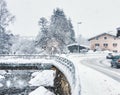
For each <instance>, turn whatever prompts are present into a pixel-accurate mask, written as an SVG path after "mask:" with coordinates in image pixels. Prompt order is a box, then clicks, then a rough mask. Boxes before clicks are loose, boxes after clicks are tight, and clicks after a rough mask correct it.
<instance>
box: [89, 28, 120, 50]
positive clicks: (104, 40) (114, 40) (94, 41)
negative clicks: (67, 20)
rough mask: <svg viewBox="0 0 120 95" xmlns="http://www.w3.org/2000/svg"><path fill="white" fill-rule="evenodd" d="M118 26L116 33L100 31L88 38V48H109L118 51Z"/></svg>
mask: <svg viewBox="0 0 120 95" xmlns="http://www.w3.org/2000/svg"><path fill="white" fill-rule="evenodd" d="M119 36H120V28H117V34H116V36H115V35H111V34H108V33H102V34H100V35H97V36H95V37H92V38H90V39H89V41H90V49H92V50H109V51H113V52H120V37H119Z"/></svg>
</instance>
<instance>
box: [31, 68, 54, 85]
mask: <svg viewBox="0 0 120 95" xmlns="http://www.w3.org/2000/svg"><path fill="white" fill-rule="evenodd" d="M32 75H34V78H32V79H31V80H30V81H29V84H30V85H31V86H52V87H53V86H54V78H55V75H56V72H55V71H54V70H44V71H41V72H36V73H33V74H32Z"/></svg>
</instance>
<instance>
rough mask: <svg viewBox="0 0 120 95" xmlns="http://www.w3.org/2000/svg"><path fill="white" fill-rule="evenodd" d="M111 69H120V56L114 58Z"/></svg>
mask: <svg viewBox="0 0 120 95" xmlns="http://www.w3.org/2000/svg"><path fill="white" fill-rule="evenodd" d="M111 59H112V60H111V67H114V68H119V67H120V55H117V56H113V57H112V58H111Z"/></svg>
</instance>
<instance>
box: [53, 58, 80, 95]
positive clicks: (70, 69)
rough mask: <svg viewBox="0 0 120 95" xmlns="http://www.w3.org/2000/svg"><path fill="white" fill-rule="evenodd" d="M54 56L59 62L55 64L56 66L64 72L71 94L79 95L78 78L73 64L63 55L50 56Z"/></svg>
mask: <svg viewBox="0 0 120 95" xmlns="http://www.w3.org/2000/svg"><path fill="white" fill-rule="evenodd" d="M51 57H52V58H54V60H55V61H57V62H58V63H60V64H55V65H57V67H58V68H59V69H60V70H61V71H62V72H63V73H64V74H65V76H66V78H67V80H68V82H69V84H70V87H71V94H72V95H80V91H81V88H80V80H79V76H78V75H77V72H76V68H75V66H74V64H73V63H72V62H71V61H70V60H68V59H66V58H63V57H59V56H51Z"/></svg>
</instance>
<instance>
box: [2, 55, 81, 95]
mask: <svg viewBox="0 0 120 95" xmlns="http://www.w3.org/2000/svg"><path fill="white" fill-rule="evenodd" d="M52 66H54V67H56V68H58V69H59V70H60V71H61V72H62V73H63V74H64V75H65V77H66V79H67V81H68V83H69V85H70V89H71V91H70V92H71V95H80V91H81V88H80V80H79V76H78V74H77V73H78V71H77V69H76V66H75V65H74V64H73V62H71V61H70V60H68V59H66V58H64V57H60V56H55V55H50V56H49V55H0V69H1V70H3V69H38V70H44V69H50V68H51V67H52Z"/></svg>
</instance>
